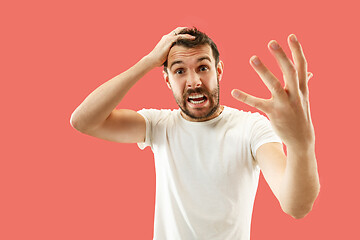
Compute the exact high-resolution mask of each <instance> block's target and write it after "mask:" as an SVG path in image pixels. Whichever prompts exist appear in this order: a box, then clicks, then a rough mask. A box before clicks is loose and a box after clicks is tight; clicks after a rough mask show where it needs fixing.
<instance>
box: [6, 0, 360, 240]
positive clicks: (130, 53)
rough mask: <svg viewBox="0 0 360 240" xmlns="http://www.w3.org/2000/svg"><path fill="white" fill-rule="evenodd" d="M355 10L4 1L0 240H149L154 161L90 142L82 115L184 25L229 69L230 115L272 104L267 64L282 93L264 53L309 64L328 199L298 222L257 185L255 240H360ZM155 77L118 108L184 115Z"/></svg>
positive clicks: (328, 4)
mask: <svg viewBox="0 0 360 240" xmlns="http://www.w3.org/2000/svg"><path fill="white" fill-rule="evenodd" d="M358 9H359V6H358V4H357V2H356V1H349V0H343V1H314V0H303V1H289V0H272V1H263V0H261V1H226V0H223V1H189V0H183V1H137V0H133V1H77V0H72V1H69V0H63V1H45V0H42V1H39V0H34V1H24V0H22V1H21V0H20V1H16V0H15V1H2V2H1V4H0V23H1V32H0V60H1V62H0V68H1V71H0V79H1V87H0V89H1V93H0V97H1V100H0V104H1V109H0V112H1V125H0V126H1V129H0V131H1V145H0V148H1V151H0V157H1V161H0V239H2V240H12V239H14V240H15V239H16V240H20V239H21V240H22V239H36V240H48V239H51V240H58V239H59V240H60V239H69V240H73V239H74V240H75V239H87V240H92V239H135V240H137V239H141V240H142V239H152V235H153V218H154V204H155V168H154V160H153V155H152V152H151V150H150V149H149V148H147V149H146V150H144V151H141V150H140V149H139V148H138V147H137V146H136V144H119V143H112V142H108V141H105V140H100V139H96V138H93V137H90V136H86V135H84V134H81V133H79V132H77V131H76V130H74V129H73V128H72V127H71V125H70V122H69V121H70V116H71V113H72V112H73V111H74V110H75V108H76V107H77V106H78V105H79V104H80V103H81V102H82V101H83V100H84V99H85V97H86V96H87V95H88V94H90V93H91V92H92V91H93V90H94V89H95V88H97V87H98V86H99V85H101V84H102V83H104V82H106V81H107V80H109V79H111V78H112V77H115V76H116V75H118V74H120V73H121V72H123V71H125V70H126V69H128V68H130V67H131V66H132V65H133V64H135V63H136V62H137V61H138V60H140V59H141V58H142V57H143V56H144V55H146V54H148V53H149V52H150V51H151V50H152V49H153V47H154V46H155V45H156V44H157V42H158V41H159V40H160V38H161V37H162V36H163V35H164V34H167V33H169V32H170V31H172V30H173V29H175V28H176V27H177V26H189V27H191V26H196V27H198V28H199V29H200V30H202V31H204V32H206V33H207V34H208V35H209V36H210V37H211V38H212V39H213V40H214V41H215V42H216V44H217V45H218V48H219V50H220V58H221V60H223V62H224V64H225V68H224V76H223V79H222V81H221V83H220V99H221V100H220V102H221V104H224V105H227V106H230V107H234V108H238V109H242V110H245V111H252V112H255V111H257V110H256V109H254V108H251V107H249V106H247V105H245V104H243V103H240V102H237V101H236V100H235V99H233V98H232V97H231V95H230V92H231V90H232V89H233V88H238V89H241V90H243V91H245V92H248V93H250V94H253V95H255V96H258V97H262V98H269V97H270V93H269V91H268V90H267V89H266V87H265V85H264V84H263V82H262V81H261V79H260V78H259V77H258V75H257V74H256V72H255V71H254V70H253V69H252V67H251V66H250V64H249V59H250V57H251V56H253V55H257V56H259V57H260V59H261V60H262V61H263V62H264V63H265V64H266V65H267V66H268V67H269V69H271V71H272V72H273V73H274V74H275V75H276V76H277V77H278V78H279V79H280V80H281V81H282V73H281V71H280V68H279V67H278V65H277V63H276V61H275V59H274V58H273V57H272V55H271V54H270V52H269V50H268V48H267V44H268V42H269V41H270V40H272V39H275V40H277V41H278V42H279V43H280V45H281V46H282V47H283V48H284V49H285V51H286V53H287V54H288V56H289V57H291V54H290V50H289V47H288V45H287V41H286V39H287V37H288V35H290V34H291V33H294V34H296V36H297V37H298V39H299V41H300V42H301V44H302V46H303V49H304V53H305V56H306V58H307V60H308V66H309V71H310V72H312V73H313V74H314V77H313V78H312V79H311V80H310V83H309V87H310V103H311V112H312V119H313V123H314V126H315V131H316V155H317V160H318V168H319V174H320V181H321V192H320V195H319V197H318V199H317V200H316V202H315V205H314V207H313V210H312V211H311V213H310V214H308V215H307V216H306V217H305V218H303V219H300V220H295V219H293V218H291V217H290V216H288V215H286V214H285V213H283V212H282V210H281V208H280V205H279V203H278V201H277V200H276V198H275V196H274V195H273V194H272V192H271V190H270V188H269V186H268V185H267V183H266V181H265V180H264V178H263V176H262V175H261V177H260V183H259V188H258V192H257V195H256V199H255V206H254V211H253V216H252V226H251V239H253V240H259V239H277V240H281V239H283V240H289V239H293V240H297V239H299V240H300V239H329V240H332V239H359V234H358V219H357V217H358V215H359V210H360V208H359V204H358V203H359V201H360V197H359V191H358V184H359V178H358V175H359V174H358V169H359V167H360V164H359V150H358V142H359V141H358V135H359V126H358V123H359V114H358V111H359V107H358V104H359V100H358V96H359V87H360V84H359V81H360V79H359V53H360V51H359V49H360V48H359V43H360V34H359V30H358V24H359V22H360V17H359V11H358ZM161 71H162V69H161V68H157V69H154V70H153V71H151V72H150V73H149V74H147V75H146V76H145V77H144V78H143V79H142V80H140V81H139V82H138V83H137V84H136V85H135V86H134V87H133V88H132V89H131V90H130V92H129V93H128V94H127V95H126V97H125V98H124V99H123V101H122V102H121V103H120V104H119V106H118V108H129V109H133V110H139V109H142V108H171V109H173V108H177V105H176V103H175V101H174V99H173V96H172V93H171V91H170V90H169V89H168V88H167V86H166V84H165V83H164V80H163V78H162V74H161Z"/></svg>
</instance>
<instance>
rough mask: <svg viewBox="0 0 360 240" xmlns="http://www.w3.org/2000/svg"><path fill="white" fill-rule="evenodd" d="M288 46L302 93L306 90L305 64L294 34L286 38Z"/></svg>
mask: <svg viewBox="0 0 360 240" xmlns="http://www.w3.org/2000/svg"><path fill="white" fill-rule="evenodd" d="M288 44H289V46H290V49H291V53H292V56H293V60H294V64H295V68H296V70H297V72H298V78H299V88H300V91H302V92H304V91H306V88H307V80H308V78H307V62H306V59H305V56H304V52H303V50H302V47H301V45H300V43H299V41H298V40H297V38H296V36H295V35H294V34H290V35H289V37H288Z"/></svg>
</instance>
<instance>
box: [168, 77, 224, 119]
mask: <svg viewBox="0 0 360 240" xmlns="http://www.w3.org/2000/svg"><path fill="white" fill-rule="evenodd" d="M193 93H198V94H203V95H205V96H206V98H207V101H209V107H208V109H207V110H206V111H205V112H202V113H199V112H200V111H199V112H196V111H197V110H196V108H195V113H194V112H192V111H191V110H190V109H189V108H188V104H187V103H188V98H189V96H190V94H193ZM173 95H174V97H175V101H176V103H177V105H178V106H179V107H180V109H181V111H182V112H183V113H185V114H186V115H187V116H188V117H190V118H192V119H196V120H202V119H207V118H208V117H210V116H211V115H213V114H214V113H215V112H216V111H217V110H218V108H219V79H217V88H215V89H214V90H213V91H211V92H210V91H208V90H207V89H205V88H204V87H198V88H195V89H188V90H186V92H184V94H183V95H182V96H181V97H178V96H175V94H174V92H173Z"/></svg>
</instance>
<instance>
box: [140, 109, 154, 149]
mask: <svg viewBox="0 0 360 240" xmlns="http://www.w3.org/2000/svg"><path fill="white" fill-rule="evenodd" d="M137 113H139V114H140V115H141V116H143V117H144V119H145V122H146V136H145V142H140V143H137V145H138V147H139V148H140V149H141V150H143V149H145V148H146V147H148V146H150V147H151V132H152V131H151V130H152V127H151V110H150V109H142V110H139V111H137Z"/></svg>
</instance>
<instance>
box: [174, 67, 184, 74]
mask: <svg viewBox="0 0 360 240" xmlns="http://www.w3.org/2000/svg"><path fill="white" fill-rule="evenodd" d="M183 73H184V69H182V68H179V69H176V70H175V74H183Z"/></svg>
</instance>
